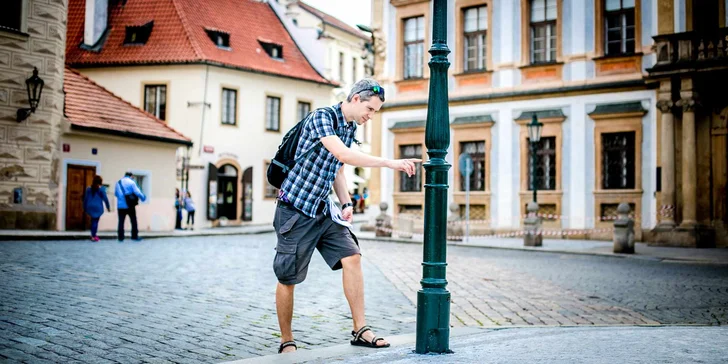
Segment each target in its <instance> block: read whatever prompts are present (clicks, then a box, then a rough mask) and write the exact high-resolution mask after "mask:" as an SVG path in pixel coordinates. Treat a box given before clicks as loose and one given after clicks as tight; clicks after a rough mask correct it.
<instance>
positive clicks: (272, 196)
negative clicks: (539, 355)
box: [241, 159, 280, 200]
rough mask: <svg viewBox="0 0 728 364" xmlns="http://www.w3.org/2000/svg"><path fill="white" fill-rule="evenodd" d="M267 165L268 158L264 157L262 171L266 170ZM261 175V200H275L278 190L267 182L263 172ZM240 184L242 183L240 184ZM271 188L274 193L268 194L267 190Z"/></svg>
mask: <svg viewBox="0 0 728 364" xmlns="http://www.w3.org/2000/svg"><path fill="white" fill-rule="evenodd" d="M268 166H270V160H269V159H264V160H263V171H267V170H268ZM262 176H263V191H262V193H263V200H275V199H277V198H278V193H279V191H280V190H279V189H277V188H275V187H274V186H273V185H271V184H270V183H269V182H268V178H267V177H266V175H265V173H262ZM241 186H242V184H241ZM271 188H272V189H273V191H275V193H273V194H268V191H269V190H270V189H271Z"/></svg>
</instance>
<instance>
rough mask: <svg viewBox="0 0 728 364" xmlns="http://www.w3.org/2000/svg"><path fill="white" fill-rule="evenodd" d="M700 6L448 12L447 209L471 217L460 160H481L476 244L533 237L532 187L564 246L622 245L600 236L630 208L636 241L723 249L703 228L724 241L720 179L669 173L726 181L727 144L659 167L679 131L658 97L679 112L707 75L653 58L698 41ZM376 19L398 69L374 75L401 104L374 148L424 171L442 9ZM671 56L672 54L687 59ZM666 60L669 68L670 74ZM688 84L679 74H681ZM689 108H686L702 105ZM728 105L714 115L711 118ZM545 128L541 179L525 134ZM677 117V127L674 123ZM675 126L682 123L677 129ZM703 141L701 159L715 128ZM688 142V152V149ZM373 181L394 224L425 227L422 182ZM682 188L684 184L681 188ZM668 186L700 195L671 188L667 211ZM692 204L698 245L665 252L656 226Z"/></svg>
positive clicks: (714, 30) (463, 3)
mask: <svg viewBox="0 0 728 364" xmlns="http://www.w3.org/2000/svg"><path fill="white" fill-rule="evenodd" d="M673 3H674V4H677V5H678V6H677V8H675V7H673V5H674V4H673ZM687 3H690V4H687ZM692 3H693V2H692V1H690V0H687V1H685V0H681V1H672V0H670V1H661V0H632V1H630V0H586V1H581V0H579V1H576V0H520V1H500V0H451V1H449V2H448V6H449V8H448V15H449V16H448V39H447V42H448V46H449V48H450V50H451V53H450V55H449V60H450V63H451V66H450V69H449V71H450V75H449V90H448V92H449V98H450V120H449V122H450V125H451V143H450V150H449V154H448V158H449V161H450V163H451V165H452V168H451V170H450V171H451V172H450V181H451V188H450V197H449V198H450V201H451V202H455V203H457V204H458V205H460V206H461V212H462V211H463V210H464V208H463V207H464V203H465V201H464V200H465V193H464V183H463V182H464V181H463V179H462V178H461V176H460V175H461V173H460V170H459V166H458V163H457V160H458V156H460V154H462V153H468V154H469V155H470V156H471V158H472V159H473V161H474V173H473V174H472V175H471V177H470V186H471V191H472V192H471V197H470V201H471V219H474V220H479V221H476V223H477V224H479V226H476V231H478V230H479V231H481V232H484V233H491V232H498V231H517V230H520V229H521V227H522V216H523V215H524V213H525V206H526V204H527V203H528V202H529V201H531V200H532V199H533V197H532V195H533V193H532V192H533V191H532V184H533V183H534V182H535V184H536V186H537V189H538V202H539V205H540V211H539V212H540V213H542V214H543V215H544V216H545V221H544V225H545V226H546V227H548V228H550V229H553V230H557V231H562V232H563V233H564V234H567V233H569V234H576V235H577V236H579V235H580V236H583V237H587V238H607V237H608V236H609V235H605V234H600V233H598V232H597V231H598V230H596V229H599V228H600V227H609V226H611V221H610V220H611V219H612V218H613V216H614V215H615V214H616V211H615V210H616V207H617V205H618V204H619V203H621V202H626V203H629V205H630V206H631V208H632V211H633V214H634V215H635V216H636V220H637V222H636V224H637V225H638V226H639V229H637V236H638V239H642V240H650V241H653V242H656V243H659V244H665V245H687V246H705V245H706V244H707V246H710V245H711V244H712V245H716V244H717V245H721V244H725V243H721V241H722V240H720V239H713V240H712V243H710V242H707V243H701V242H699V240H700V239H697V238H696V236H699V235H700V234H698V233H696V229H695V226H697V225H701V226H703V227H705V228H706V230H707V231H712V232H715V231H716V227H717V226H718V225H720V224H722V223H720V221H723V220H724V219H725V217H724V215H720V213H719V211H723V209H724V207H713V206H717V205H720V206H723V205H725V202H724V200H725V194H723V195H721V193H724V192H721V191H724V190H725V182H722V181H723V180H721V179H720V178H722V177H700V176H701V172H697V173H693V171H694V170H691V169H688V171H689V174H688V176H695V178H694V179H695V181H693V178H692V177H691V178H687V177H680V176H681V175H680V174H679V173H678V172H679V171H677V170H678V169H679V168H675V167H673V168H672V170H669V171H668V172H669V173H667V174H666V173H665V171H664V166H663V160H667V161H668V162H669V161H670V160H672V161H679V160H680V157H682V158H683V159H686V161H684V162H683V163H684V165H694V166H697V167H696V168H700V166H701V165H702V166H703V171H705V173H706V175H708V172H707V171H709V170H711V168H712V171H713V172H711V173H713V174H712V175H715V171H716V169H715V168H718V171H722V169H720V168H725V165H726V160H725V156H724V154H725V153H724V152H720V153H717V154H716V153H714V152H713V151H712V150H713V149H715V148H718V149H720V148H721V147H720V145H722V144H720V140H722V139H720V138H722V137H714V138H713V139H711V140H715V141H714V142H711V143H714V144H711V143H708V144H704V143H701V142H697V151H695V152H694V153H698V154H700V153H702V154H700V158H697V160H699V161H698V162H697V163H692V162H693V161H695V160H696V157H695V154H693V152H692V151H691V152H690V153H688V156H687V157H684V156H682V154H681V155H679V156H677V157H675V156H673V158H672V159H665V158H664V157H663V158H661V157H660V156H661V153H665V155H667V154H669V153H668V149H669V148H670V147H671V146H670V145H665V144H662V145H661V144H660V141H661V140H660V135H661V134H663V133H664V132H663V131H662V130H663V129H661V128H662V120H665V118H666V117H665V116H663V115H664V113H661V111H660V110H661V109H660V108H659V107H662V106H664V105H663V104H658V91H659V94H660V95H662V96H661V97H662V98H663V99H665V97H667V96H666V95H672V96H671V97H672V98H671V99H670V100H673V101H677V100H679V99H681V98H680V97H677V96H678V93H677V91H675V89H674V88H675V85H681V86H682V88H679V89H680V90H685V92H693V91H694V88H692V87H693V86H692V84H693V82H695V81H679V79H680V78H681V77H686V75H687V78H689V79H691V80H694V78H690V77H692V74H693V73H694V71H692V70H686V69H684V68H682V69H681V68H679V67H673V65H672V64H671V62H672V63H674V62H673V61H667V59H670V60H673V59H672V58H669V57H667V58H665V61H659V60H658V56H659V57H663V58H664V57H666V56H663V55H660V54H659V52H661V51H660V50H659V48H658V50H657V52H658V54H656V53H655V44H656V41H655V39H660V37H661V36H662V35H661V34H671V33H679V32H678V31H688V32H689V33H690V32H693V31H695V30H694V29H692V28H691V27H692V24H699V22H698V21H697V19H700V17H695V16H697V15H694V14H696V13H695V12H694V10H691V9H696V8H697V6H696V7H693V6H692V5H693V4H692ZM711 4H713V2H711ZM713 5H714V9H712V10H710V11H709V12H708V13H700V14H703V15H705V16H710V17H712V18H714V19H713V20H714V21H713V22H712V23H714V24H713V25H714V26H713V25H711V26H710V27H709V28H710V29H711V30H710V31H708V30H701V31H699V32H700V33H701V34H713V35H714V36H713V38H714V39H713V38H710V39H712V41H713V43H712V44H713V45H712V47H713V48H711V49H713V50H712V52H713V53H711V54H712V55H713V56H712V57H713V58H715V57H718V55H719V53H718V49H721V50H722V51H723V52H724V53H722V54H723V55H725V54H726V53H725V45H726V43H725V40H723V43H722V45H720V46H719V45H718V42H719V40H720V39H721V38H720V36H719V35H720V34H723V33H721V32H722V30H724V27H725V22H726V19H725V14H726V12H725V8H726V2H725V1H722V0H716V1H714V4H713ZM701 6H702V5H701ZM373 16H374V19H373V22H372V26H373V28H374V29H375V30H376V31H379V32H381V33H382V37H383V40H384V43H385V44H386V47H385V48H384V49H383V50H382V51H381V52H380V54H378V55H377V56H378V57H382V56H383V55H386V58H385V59H386V61H384V62H383V63H382V64H381V67H379V66H378V67H377V68H376V75H377V76H376V77H377V78H378V79H379V80H380V81H382V82H384V83H385V84H386V86H385V88H386V89H387V94H388V98H387V103H386V104H385V108H384V110H383V111H382V112H381V113H380V116H379V118H378V119H377V120H375V121H374V123H373V124H374V125H373V126H374V127H376V128H377V129H378V131H379V133H376V134H375V135H377V138H375V140H374V141H373V142H372V147H373V153H374V154H381V155H383V156H386V157H393V158H404V157H415V158H423V159H427V154H426V148H425V145H424V126H425V120H426V116H427V96H428V91H429V90H428V77H429V68H428V67H427V62H428V61H429V58H430V56H429V54H428V53H427V50H428V49H429V47H430V43H431V31H430V27H431V23H432V7H431V3H430V2H429V1H418V0H375V1H374V2H373ZM686 19H696V21H686ZM712 23H711V24H712ZM673 24H674V26H673ZM680 24H682V26H683V27H682V28H680V27H679V25H680ZM706 32H707V33H706ZM691 34H692V33H691ZM653 37H655V38H653ZM680 37H686V35H680V36H672V37H670V36H668V37H667V38H669V39H671V41H672V42H678V41H677V39H682V38H680ZM694 38H695V37H694ZM691 39H693V38H691ZM695 39H697V38H695ZM707 40H708V38H705V37H704V38H703V41H704V43H705V45H704V47H706V48H707V47H709V46H708V41H707ZM660 42H661V41H657V44H658V45H659V44H660ZM696 42H697V43H696ZM668 43H669V42H668ZM692 44H693V45H694V47H693V48H691V49H693V50H697V49H700V47H701V46H700V44H699V41H698V40H693V43H692ZM721 47H722V48H721ZM688 48H689V47H688ZM665 52H668V53H667V54H670V55H673V54H674V52H675V51H674V50H669V51H665ZM695 57H698V55H695ZM660 62H663V64H665V67H666V68H662V69H660V67H661V66H660V64H661V63H660ZM665 62H667V63H665ZM723 62H725V61H723ZM715 63H720V61H716V62H715ZM655 67H656V68H655ZM688 68H689V67H688ZM655 69H657V70H659V71H665V72H667V73H660V72H656V71H655ZM711 70H712V71H714V72H715V73H714V74H707V76H708V77H710V76H711V75H713V76H715V75H716V74H717V73H719V71H717V70H716V69H715V68H711ZM681 72H682V76H677V75H676V74H680V73H681ZM706 79H707V78H706ZM668 85H672V87H673V88H670V87H668ZM717 94H718V93H716V95H717ZM682 98H686V99H687V100H688V101H681V103H682V104H685V105H693V103H692V102H691V101H689V100H690V98H689V97H682ZM715 99H719V97H715ZM658 106H659V107H658ZM665 107H667V106H665ZM686 107H687V108H688V110H689V109H690V108H691V107H692V106H686ZM721 107H722V106H720V105H716V106H714V110H721ZM670 110H673V111H675V109H674V108H670ZM534 115H536V116H537V117H538V120H539V121H540V122H542V123H543V124H544V127H543V132H542V138H541V141H540V143H539V144H538V146H537V153H536V157H535V164H536V166H535V167H536V168H535V175H534V176H535V181H534V176H532V172H531V171H532V168H531V167H532V165H531V163H533V162H532V159H531V153H530V151H529V140H528V133H527V127H526V124H527V123H529V122H530V121H531V118H532V117H533V116H534ZM683 115H688V118H687V119H688V122H690V120H691V118H695V117H692V116H690V113H689V111H688V113H687V114H683ZM710 115H712V116H706V117H705V118H706V120H707V119H710V120H714V123H720V122H721V121H720V120H723V119H725V118H724V117H723V119H721V116H720V115H721V113H720V112H718V111H714V112H713V113H712V114H710ZM667 118H668V119H669V118H670V117H669V116H668V117H667ZM677 118H678V116H677V115H676V116H674V118H673V120H677ZM698 119H699V118H698ZM698 119H695V120H698ZM699 123H700V122H699V121H698V124H699ZM674 124H678V122H676V121H673V124H672V125H674ZM716 125H717V124H716ZM718 126H719V125H718ZM702 128H703V129H702V133H703V134H700V130H701V127H700V126H698V129H697V130H698V136H691V134H690V133H688V137H687V138H688V142H687V143H688V144H689V145H691V146H693V147H695V145H696V140H697V139H695V138H699V137H702V138H703V139H704V140H703V141H704V142H707V141H708V139H710V138H711V136H710V135H711V134H710V133H709V132H708V131H710V130H714V129H711V127H709V126H707V125H705V126H703V127H702ZM677 129H679V128H677ZM676 133H679V130H676ZM705 133H708V134H705ZM668 137H670V136H669V135H668ZM691 138H692V139H691ZM679 140H680V138H676V139H675V142H676V143H678V141H679ZM701 145H702V146H703V149H702V150H701ZM707 145H711V147H707ZM710 148H713V149H710ZM693 151H694V149H693ZM677 153H678V154H680V150H677ZM711 156H712V157H711ZM711 163H712V164H711ZM678 164H679V163H677V162H674V165H678ZM715 165H717V166H718V167H715ZM375 174H379V176H378V177H379V178H377V177H376V176H375V177H374V178H373V181H376V182H373V185H375V186H373V188H372V190H373V197H374V199H375V201H376V200H377V199H379V200H381V201H387V202H389V203H390V206H393V207H394V211H393V212H394V214H395V215H396V214H401V213H408V214H414V215H415V216H417V215H421V214H422V211H423V205H424V187H423V184H424V181H423V177H424V170H422V171H421V172H420V173H418V175H417V176H414V177H412V178H407V177H404V176H402V175H401V174H399V173H393V172H391V171H382V172H381V173H379V172H375ZM682 176H685V175H682ZM681 178H686V180H685V181H683V182H682V183H680V179H681ZM666 179H667V180H671V181H673V183H674V182H675V181H677V183H676V185H680V186H682V185H686V186H688V189H687V190H686V191H692V192H685V191H683V192H682V195H683V196H687V197H690V198H688V199H686V200H681V199H680V197H676V196H679V195H681V194H680V193H677V192H676V190H677V188H676V187H672V188H671V190H670V191H671V195H668V197H667V198H665V201H661V198H663V197H662V195H661V190H664V189H665V188H666V187H668V188H670V187H669V186H671V185H670V182H668V181H666ZM658 181H660V183H658ZM685 182H687V184H686V183H685ZM700 187H704V188H708V190H710V191H713V192H711V193H712V194H711V195H702V194H701V193H698V192H697V191H702V189H701V188H700ZM720 196H723V197H722V199H723V200H722V201H723V202H719V203H716V202H715V201H721V197H720ZM691 198H692V200H693V201H696V202H695V203H694V204H691V203H690V202H689V201H691ZM669 201H672V202H671V203H667V202H669ZM685 201H688V204H687V206H688V207H687V209H688V210H689V211H694V210H695V211H701V212H698V214H702V215H700V217H697V216H696V215H695V213H693V215H690V213H688V215H687V216H688V226H684V227H686V228H687V229H692V230H690V232H687V233H685V234H686V235H685V236H686V237H685V238H684V239H679V240H680V241H668V239H660V238H659V237H658V234H657V231H656V230H654V228H655V227H656V226H657V225H658V222H660V219H661V218H662V216H663V213H664V211H665V210H669V209H670V208H673V209H675V211H680V210H685V209H686V207H685V206H686V205H685ZM663 205H665V206H663ZM670 206H672V207H670ZM711 208H712V210H710V209H711ZM716 209H717V210H716ZM707 211H714V212H711V213H710V214H708V213H707ZM679 219H684V218H683V217H682V216H680V218H679ZM675 222H676V221H675ZM698 222H699V223H698ZM667 226H670V225H669V221H668V225H667ZM673 226H674V225H673ZM719 229H720V228H719ZM708 234H710V233H708ZM703 235H704V234H703ZM688 236H692V237H693V238H689V237H688ZM700 236H702V235H700Z"/></svg>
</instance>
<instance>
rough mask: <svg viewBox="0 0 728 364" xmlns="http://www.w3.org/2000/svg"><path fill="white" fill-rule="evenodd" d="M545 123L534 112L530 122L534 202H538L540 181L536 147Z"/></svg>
mask: <svg viewBox="0 0 728 364" xmlns="http://www.w3.org/2000/svg"><path fill="white" fill-rule="evenodd" d="M542 128H543V123H539V122H538V116H536V114H533V116H532V117H531V123H530V124H528V140H529V142H530V144H531V189H532V190H533V202H538V200H537V199H536V193H537V191H538V183H537V181H536V152H537V151H536V148H537V147H538V143H539V142H540V141H541V129H542Z"/></svg>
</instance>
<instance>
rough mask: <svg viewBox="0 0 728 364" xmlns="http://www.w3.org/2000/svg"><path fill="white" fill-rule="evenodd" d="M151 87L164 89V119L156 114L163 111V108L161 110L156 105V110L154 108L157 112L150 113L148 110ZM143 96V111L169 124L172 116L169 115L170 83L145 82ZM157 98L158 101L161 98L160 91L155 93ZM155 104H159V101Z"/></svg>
mask: <svg viewBox="0 0 728 364" xmlns="http://www.w3.org/2000/svg"><path fill="white" fill-rule="evenodd" d="M150 87H156V88H159V87H164V118H161V117H159V116H158V115H157V114H156V112H158V111H161V108H160V106H159V105H156V106H155V108H154V109H155V110H154V111H155V112H150V111H148V110H147V88H150ZM141 96H142V102H141V105H142V110H144V111H145V112H147V113H149V114H151V115H154V117H156V118H157V119H160V120H162V121H164V122H165V123H166V122H168V120H169V118H170V115H169V102H168V101H169V82H166V81H162V82H143V83H142V95H141ZM155 97H156V98H157V99H158V98H159V91H157V92H156V93H155ZM155 102H158V101H155Z"/></svg>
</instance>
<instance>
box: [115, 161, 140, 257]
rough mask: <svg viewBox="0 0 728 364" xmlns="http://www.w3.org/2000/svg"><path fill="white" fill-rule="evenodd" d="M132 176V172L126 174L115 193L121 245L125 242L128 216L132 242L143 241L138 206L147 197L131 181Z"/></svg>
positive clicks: (118, 183) (117, 184)
mask: <svg viewBox="0 0 728 364" xmlns="http://www.w3.org/2000/svg"><path fill="white" fill-rule="evenodd" d="M132 176H133V174H132V173H131V172H126V174H125V175H124V177H122V178H121V179H120V180H119V182H117V183H116V190H115V193H114V195H116V209H117V210H118V212H119V227H118V230H117V232H118V238H119V242H120V243H122V242H124V222H125V220H126V217H127V216H129V221H131V240H133V241H142V239H139V229H138V227H137V216H136V205H138V204H139V201H140V200H141V201H142V202H143V201H146V200H147V196H145V195H144V194H143V193H142V191H141V190H140V189H139V186H137V184H136V182H134V180H133V179H131V177H132Z"/></svg>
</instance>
